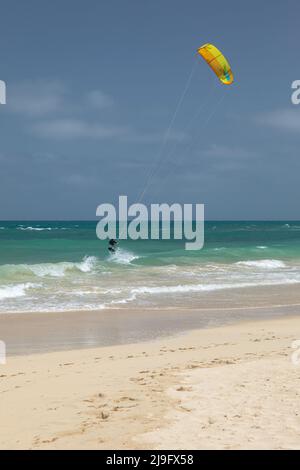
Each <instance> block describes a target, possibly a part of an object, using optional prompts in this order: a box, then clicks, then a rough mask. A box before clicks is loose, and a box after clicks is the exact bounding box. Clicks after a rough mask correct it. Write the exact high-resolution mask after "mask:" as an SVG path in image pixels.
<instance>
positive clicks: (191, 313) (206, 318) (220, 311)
mask: <svg viewBox="0 0 300 470" xmlns="http://www.w3.org/2000/svg"><path fill="white" fill-rule="evenodd" d="M202 304H203V306H201V305H199V306H198V307H197V308H194V309H183V308H161V309H156V310H153V309H129V308H122V309H110V310H99V311H85V312H83V311H80V312H63V313H53V312H52V313H46V312H42V313H18V314H14V313H12V314H1V315H0V340H2V341H5V342H6V346H7V353H8V355H9V356H11V355H17V354H18V355H24V354H32V353H44V352H49V351H63V350H73V349H85V348H93V347H102V346H112V345H118V344H129V343H137V342H140V341H151V340H157V339H159V338H165V337H168V336H174V335H181V334H184V333H186V332H187V331H189V330H194V329H202V328H211V327H215V326H221V325H226V324H232V323H236V322H240V321H249V320H254V319H264V318H276V317H278V316H282V315H296V314H300V294H299V287H298V286H297V285H296V286H293V285H292V286H288V287H287V286H278V287H269V288H266V287H261V288H255V289H253V288H252V289H232V290H230V291H222V292H215V293H213V294H212V293H210V294H209V295H206V296H204V297H203V302H202ZM204 307H205V308H204Z"/></svg>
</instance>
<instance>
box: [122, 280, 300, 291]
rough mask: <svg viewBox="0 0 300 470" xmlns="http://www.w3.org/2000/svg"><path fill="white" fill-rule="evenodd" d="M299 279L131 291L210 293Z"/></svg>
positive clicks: (149, 288)
mask: <svg viewBox="0 0 300 470" xmlns="http://www.w3.org/2000/svg"><path fill="white" fill-rule="evenodd" d="M299 283H300V279H281V280H268V281H267V280H266V281H262V282H240V283H239V282H237V283H227V284H186V285H177V286H161V287H146V286H144V287H138V288H135V289H132V291H131V292H132V293H133V294H136V295H139V294H180V293H188V292H212V291H217V290H224V289H239V288H245V287H257V286H277V285H285V284H299Z"/></svg>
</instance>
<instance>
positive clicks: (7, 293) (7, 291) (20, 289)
mask: <svg viewBox="0 0 300 470" xmlns="http://www.w3.org/2000/svg"><path fill="white" fill-rule="evenodd" d="M35 287H40V286H39V285H38V284H32V283H31V282H27V283H25V284H16V285H9V286H5V287H0V301H1V300H4V299H14V298H16V297H23V296H24V295H26V290H27V289H32V288H35Z"/></svg>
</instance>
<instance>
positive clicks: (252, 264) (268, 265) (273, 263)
mask: <svg viewBox="0 0 300 470" xmlns="http://www.w3.org/2000/svg"><path fill="white" fill-rule="evenodd" d="M235 264H236V265H237V266H246V267H248V268H260V269H279V268H285V266H286V265H285V264H284V262H283V261H280V260H277V259H261V260H256V261H239V262H238V263H235Z"/></svg>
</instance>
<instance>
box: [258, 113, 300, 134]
mask: <svg viewBox="0 0 300 470" xmlns="http://www.w3.org/2000/svg"><path fill="white" fill-rule="evenodd" d="M256 121H257V122H258V123H259V124H262V125H266V126H269V127H273V128H276V129H281V130H285V131H291V132H299V131H300V109H296V107H295V109H281V110H276V111H272V112H269V113H265V114H262V115H260V116H258V118H257V119H256Z"/></svg>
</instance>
